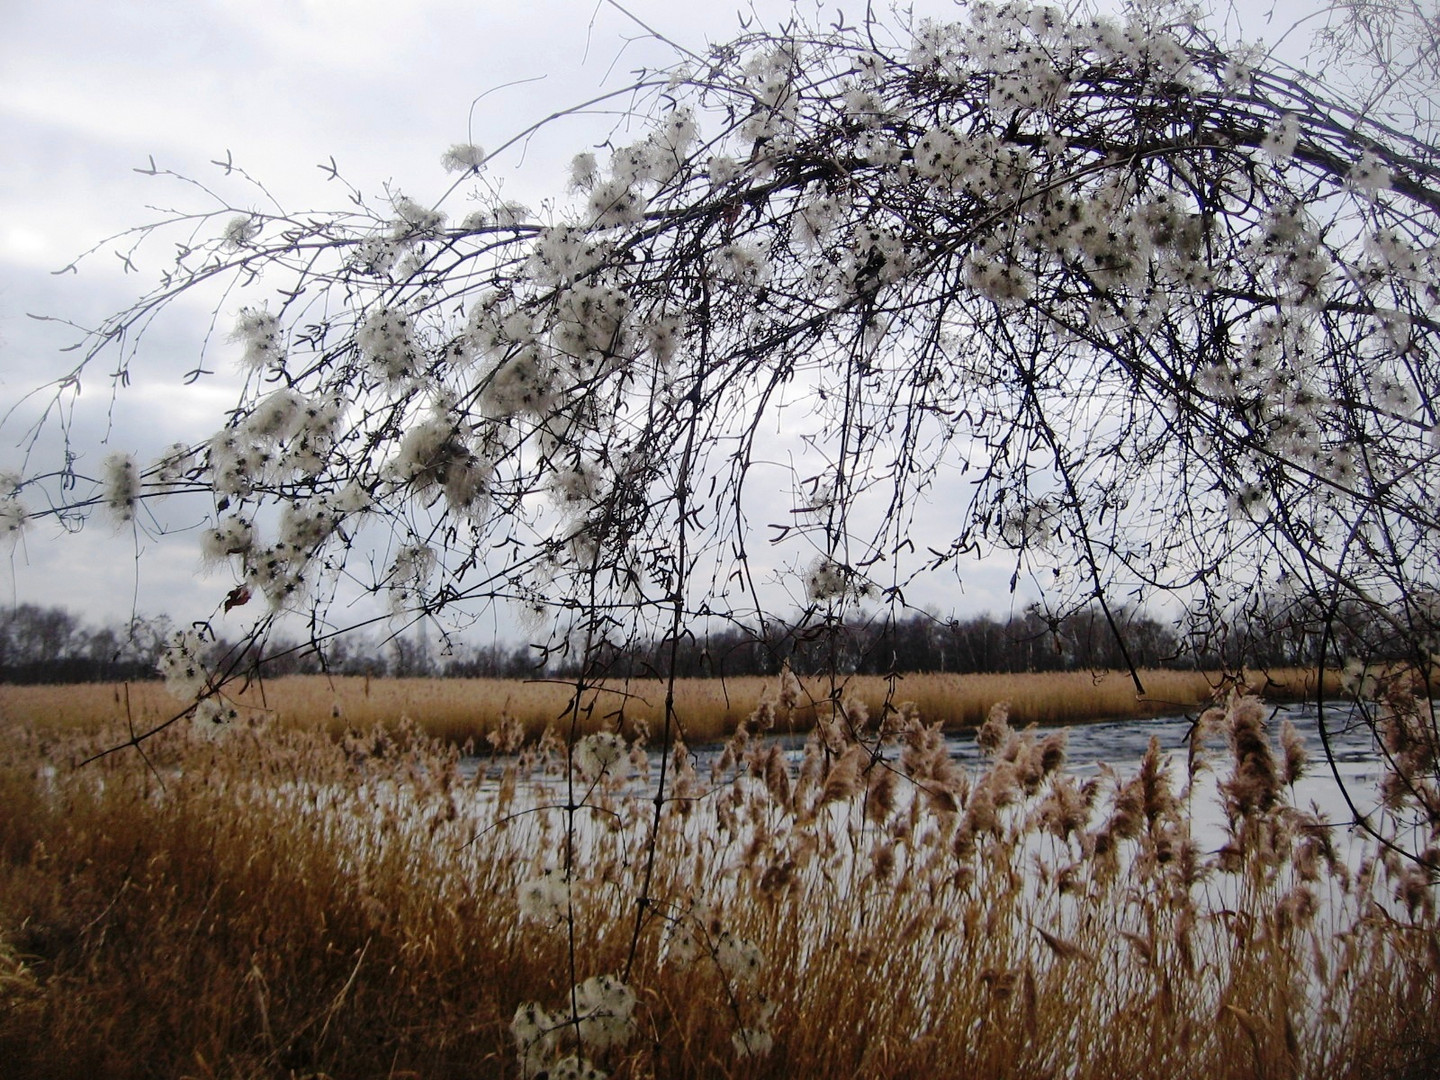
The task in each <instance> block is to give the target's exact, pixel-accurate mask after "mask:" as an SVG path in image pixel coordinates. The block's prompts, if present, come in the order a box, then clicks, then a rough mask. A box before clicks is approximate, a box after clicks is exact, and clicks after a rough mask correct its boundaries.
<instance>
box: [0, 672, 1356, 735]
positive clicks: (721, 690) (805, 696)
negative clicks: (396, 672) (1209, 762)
mask: <svg viewBox="0 0 1440 1080" xmlns="http://www.w3.org/2000/svg"><path fill="white" fill-rule="evenodd" d="M1140 677H1141V680H1142V683H1143V685H1144V687H1145V694H1144V695H1141V694H1140V693H1139V692H1137V690H1136V688H1135V684H1134V682H1133V681H1132V680H1131V677H1130V676H1129V674H1127V673H1120V672H1098V673H1091V672H1047V673H1043V674H1020V675H954V674H926V675H915V674H911V675H904V676H901V677H898V678H896V679H895V680H893V681H891V680H887V679H884V678H881V677H879V676H852V677H850V678H847V679H839V680H835V681H833V682H832V681H831V680H828V679H808V678H807V679H802V680H799V682H800V687H801V698H800V701H799V703H798V705H797V707H796V708H795V709H794V710H792V711H791V712H790V713H789V714H788V715H787V717H786V723H787V724H789V725H790V726H791V727H792V728H793V729H794V730H797V731H807V730H809V729H810V727H811V726H812V725H813V723H814V720H815V715H816V709H817V708H819V709H820V710H821V711H825V710H828V709H829V708H830V701H831V699H832V698H835V697H851V698H855V699H857V700H860V701H863V702H864V703H865V705H866V706H867V708H868V709H869V711H870V712H871V714H872V715H875V716H879V715H881V714H882V713H883V712H884V711H885V708H886V704H887V702H888V703H889V706H890V707H891V708H898V707H899V706H900V705H901V704H902V703H905V702H909V703H912V704H913V705H914V707H916V708H917V709H918V710H919V711H920V713H921V714H922V715H924V716H926V717H927V718H929V719H931V720H932V721H939V722H940V723H942V724H944V725H945V727H946V728H947V729H954V728H960V727H973V726H975V725H978V724H979V723H981V722H982V721H983V720H984V719H985V716H986V714H987V712H988V711H989V709H990V706H991V705H993V704H994V703H995V702H997V701H1007V702H1009V704H1010V715H1011V717H1012V719H1013V720H1014V722H1015V723H1017V724H1029V723H1040V724H1074V723H1082V722H1085V721H1088V720H1113V719H1127V718H1133V717H1146V716H1159V715H1165V714H1169V715H1174V714H1176V713H1182V712H1187V711H1195V710H1196V709H1197V708H1199V707H1203V706H1204V705H1205V704H1206V703H1207V702H1208V701H1209V700H1210V699H1211V697H1212V696H1213V695H1214V693H1215V690H1216V688H1217V687H1219V686H1222V685H1224V684H1225V677H1224V676H1222V675H1220V674H1219V673H1215V672H1194V671H1165V670H1158V671H1145V672H1141V673H1140ZM778 682H779V677H774V678H769V679H767V678H759V677H745V678H734V679H682V680H679V681H678V682H677V683H676V684H675V705H676V715H677V717H678V719H679V722H680V724H681V726H682V728H683V730H684V732H685V737H686V738H687V739H688V740H689V741H690V742H691V743H692V744H699V743H703V742H718V741H720V740H722V739H725V738H727V737H729V736H730V735H731V734H732V733H733V732H734V731H735V730H736V728H737V726H738V725H739V723H740V722H741V721H742V720H744V719H745V718H746V717H747V716H748V715H749V714H750V712H751V710H752V709H753V708H754V705H755V702H756V701H757V700H759V699H760V698H761V697H762V696H763V695H764V694H765V693H766V692H767V691H768V690H771V689H773V688H774V687H775V686H776V685H777V684H778ZM1314 683H1315V673H1314V672H1311V671H1305V670H1299V669H1285V670H1280V671H1272V672H1269V673H1268V676H1267V683H1266V693H1267V697H1269V698H1271V699H1272V700H1276V701H1294V700H1300V699H1303V698H1309V697H1313V696H1314ZM1326 685H1327V686H1328V687H1331V688H1335V689H1338V685H1339V680H1338V677H1337V676H1335V675H1334V674H1327V680H1326ZM666 690H667V687H666V684H665V683H664V682H661V681H659V680H632V681H628V682H619V681H609V682H605V683H602V684H601V685H600V687H598V688H596V689H593V690H591V691H589V692H587V693H586V694H585V695H584V697H583V699H582V702H581V709H580V715H579V716H578V718H577V722H578V724H579V730H580V732H581V733H589V732H592V731H598V730H601V729H602V728H613V727H615V726H616V725H617V724H618V725H620V726H621V727H623V728H625V730H627V732H629V733H631V734H633V733H635V732H636V731H637V730H638V727H637V722H643V723H644V724H645V725H646V726H647V727H648V728H649V729H650V730H658V729H659V725H660V723H661V722H662V721H663V718H664V705H665V696H666ZM574 691H575V688H574V684H573V683H566V682H562V681H558V680H555V681H530V682H525V681H519V680H506V679H368V678H362V677H336V678H327V677H325V676H318V675H304V676H290V677H286V678H280V679H269V680H265V681H264V682H257V683H255V684H253V685H251V686H250V687H248V688H247V689H245V690H243V691H236V692H235V693H234V694H233V696H234V698H235V700H236V701H237V702H239V703H241V704H242V705H243V707H244V708H245V709H246V710H247V711H248V712H251V713H254V714H258V715H264V716H268V717H270V718H272V719H274V720H275V721H278V722H279V723H280V724H282V725H284V726H294V727H305V728H317V727H318V728H324V729H326V730H329V731H331V732H332V733H336V734H338V733H340V732H343V731H345V730H349V729H362V730H365V729H369V728H371V727H374V726H377V725H389V726H394V725H397V724H399V723H401V722H402V721H403V722H407V723H412V724H414V725H417V726H418V727H420V728H421V729H422V730H424V731H426V732H428V733H429V734H432V735H434V736H436V737H437V738H441V739H444V740H446V741H448V742H453V743H455V744H457V745H463V744H464V743H466V742H467V741H468V742H470V743H472V744H473V745H475V746H478V747H482V748H483V747H484V746H485V745H486V740H487V737H489V736H491V735H492V734H495V735H497V736H498V732H499V730H500V729H501V728H503V727H505V726H506V725H507V724H509V725H514V724H518V725H519V726H520V727H521V729H523V731H524V734H525V738H527V739H528V740H531V741H533V740H534V739H537V738H538V737H539V736H540V735H541V733H543V732H544V730H545V729H546V728H547V727H549V726H551V725H552V724H560V723H563V724H566V725H567V726H568V724H569V721H570V717H569V713H570V709H571V704H572V702H573V700H574ZM179 708H180V705H179V703H178V702H177V701H176V700H175V699H174V698H172V697H171V696H170V695H169V694H167V693H166V692H165V689H164V684H163V683H160V682H158V681H157V682H146V683H130V684H127V685H124V686H117V685H113V684H98V683H97V684H85V685H79V686H58V687H57V686H8V685H0V717H4V718H8V719H9V720H11V721H14V722H19V723H24V724H27V725H30V726H32V727H35V728H37V729H45V730H58V729H78V730H83V731H96V730H99V729H100V728H102V727H107V726H114V725H117V724H124V725H130V726H133V727H134V728H135V730H137V731H148V730H150V729H151V728H153V727H155V726H157V725H158V724H161V723H163V722H164V721H166V720H168V719H170V718H171V717H173V716H174V715H175V714H176V713H177V712H178V711H179Z"/></svg>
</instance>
